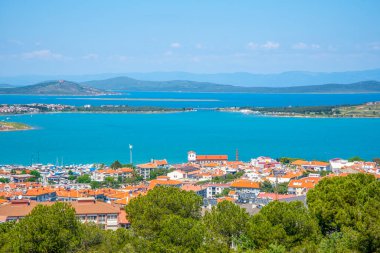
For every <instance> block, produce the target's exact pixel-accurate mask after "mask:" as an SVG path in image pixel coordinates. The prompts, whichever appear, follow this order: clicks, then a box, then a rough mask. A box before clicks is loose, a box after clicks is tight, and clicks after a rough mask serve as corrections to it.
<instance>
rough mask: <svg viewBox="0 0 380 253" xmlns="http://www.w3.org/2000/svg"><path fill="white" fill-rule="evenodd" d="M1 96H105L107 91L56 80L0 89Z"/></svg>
mask: <svg viewBox="0 0 380 253" xmlns="http://www.w3.org/2000/svg"><path fill="white" fill-rule="evenodd" d="M0 94H28V95H81V96H83V95H105V94H109V93H107V92H106V91H103V90H100V89H95V88H92V87H87V86H84V85H81V84H78V83H74V82H70V81H65V80H55V81H46V82H42V83H38V84H34V85H28V86H22V87H15V88H0Z"/></svg>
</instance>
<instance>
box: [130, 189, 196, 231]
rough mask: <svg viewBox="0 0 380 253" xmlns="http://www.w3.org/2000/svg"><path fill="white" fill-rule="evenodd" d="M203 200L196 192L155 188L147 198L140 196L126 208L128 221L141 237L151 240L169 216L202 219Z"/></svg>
mask: <svg viewBox="0 0 380 253" xmlns="http://www.w3.org/2000/svg"><path fill="white" fill-rule="evenodd" d="M201 203H202V199H201V197H199V196H198V195H196V194H195V193H194V192H186V191H183V190H180V189H178V188H175V187H164V186H159V187H155V188H154V189H153V190H151V191H149V192H148V194H147V195H145V196H139V197H137V198H134V199H132V200H131V201H130V203H129V204H128V205H127V206H126V212H127V213H128V220H129V221H130V222H131V226H132V228H133V230H134V231H135V232H136V233H137V234H138V235H140V236H143V237H147V238H151V237H155V236H157V235H158V233H159V232H160V229H161V228H162V224H163V223H162V221H163V220H164V218H165V217H166V216H167V215H170V214H175V215H178V216H179V217H182V218H192V219H200V217H201V212H200V207H201Z"/></svg>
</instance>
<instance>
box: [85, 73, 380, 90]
mask: <svg viewBox="0 0 380 253" xmlns="http://www.w3.org/2000/svg"><path fill="white" fill-rule="evenodd" d="M84 84H85V85H88V86H91V87H94V88H98V89H106V90H127V91H168V92H170V91H175V92H247V93H343V94H344V93H379V92H380V82H378V81H362V82H357V83H351V84H323V85H308V86H292V87H243V86H234V85H225V84H215V83H209V82H195V81H186V80H173V81H142V80H137V79H133V78H130V77H115V78H110V79H105V80H95V81H88V82H85V83H84Z"/></svg>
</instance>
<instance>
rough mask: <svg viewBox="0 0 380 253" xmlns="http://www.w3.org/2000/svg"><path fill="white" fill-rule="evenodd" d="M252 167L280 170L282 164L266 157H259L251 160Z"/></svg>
mask: <svg viewBox="0 0 380 253" xmlns="http://www.w3.org/2000/svg"><path fill="white" fill-rule="evenodd" d="M251 165H252V166H254V167H258V168H262V169H263V168H280V167H281V163H280V162H278V161H277V160H275V159H272V158H270V157H266V156H259V157H257V158H255V159H251Z"/></svg>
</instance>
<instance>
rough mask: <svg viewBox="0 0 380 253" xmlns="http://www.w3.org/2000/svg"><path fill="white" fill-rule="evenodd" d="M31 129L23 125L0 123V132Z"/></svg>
mask: <svg viewBox="0 0 380 253" xmlns="http://www.w3.org/2000/svg"><path fill="white" fill-rule="evenodd" d="M31 129H32V127H31V126H29V125H26V124H23V123H17V122H5V121H0V132H5V131H19V130H31Z"/></svg>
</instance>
